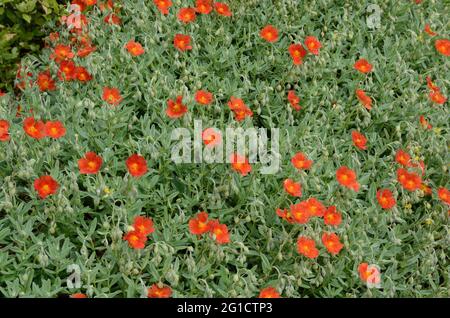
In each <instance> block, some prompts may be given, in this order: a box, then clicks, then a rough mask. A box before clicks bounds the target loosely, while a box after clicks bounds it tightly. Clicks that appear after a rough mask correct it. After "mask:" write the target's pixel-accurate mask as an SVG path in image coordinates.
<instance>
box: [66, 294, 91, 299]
mask: <svg viewBox="0 0 450 318" xmlns="http://www.w3.org/2000/svg"><path fill="white" fill-rule="evenodd" d="M70 298H88V296H86V294H83V293H75V294H72V295H70Z"/></svg>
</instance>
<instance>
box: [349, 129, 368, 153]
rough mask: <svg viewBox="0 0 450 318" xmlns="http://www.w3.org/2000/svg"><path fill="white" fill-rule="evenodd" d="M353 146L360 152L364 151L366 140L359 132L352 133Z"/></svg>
mask: <svg viewBox="0 0 450 318" xmlns="http://www.w3.org/2000/svg"><path fill="white" fill-rule="evenodd" d="M352 140H353V144H354V145H355V146H356V147H358V148H359V149H361V150H366V149H367V147H366V144H367V138H366V137H365V136H364V135H363V134H361V133H360V132H359V131H356V130H354V131H352Z"/></svg>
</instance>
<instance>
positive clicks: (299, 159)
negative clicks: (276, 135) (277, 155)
mask: <svg viewBox="0 0 450 318" xmlns="http://www.w3.org/2000/svg"><path fill="white" fill-rule="evenodd" d="M291 163H292V165H293V166H294V167H295V168H297V169H299V170H300V169H304V170H308V169H310V168H311V166H312V164H313V161H312V160H309V159H308V157H307V156H306V155H305V154H304V153H302V152H298V153H296V154H295V155H294V157H292V159H291Z"/></svg>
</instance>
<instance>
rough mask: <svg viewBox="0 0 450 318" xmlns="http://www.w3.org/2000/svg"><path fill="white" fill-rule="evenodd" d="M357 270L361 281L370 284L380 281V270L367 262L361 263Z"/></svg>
mask: <svg viewBox="0 0 450 318" xmlns="http://www.w3.org/2000/svg"><path fill="white" fill-rule="evenodd" d="M358 272H359V276H360V277H361V280H362V281H363V282H366V283H372V284H378V283H379V282H380V272H379V270H378V269H377V268H376V267H374V266H369V264H367V263H361V264H359V266H358Z"/></svg>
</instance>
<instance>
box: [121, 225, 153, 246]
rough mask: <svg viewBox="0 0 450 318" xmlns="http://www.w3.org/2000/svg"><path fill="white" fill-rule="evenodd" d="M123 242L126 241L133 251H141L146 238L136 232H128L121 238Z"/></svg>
mask: <svg viewBox="0 0 450 318" xmlns="http://www.w3.org/2000/svg"><path fill="white" fill-rule="evenodd" d="M123 240H124V241H128V245H129V246H130V247H132V248H134V249H143V248H144V247H145V243H146V242H147V236H143V235H141V234H140V233H139V232H138V231H136V230H134V231H129V232H128V233H127V234H125V235H124V237H123Z"/></svg>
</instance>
